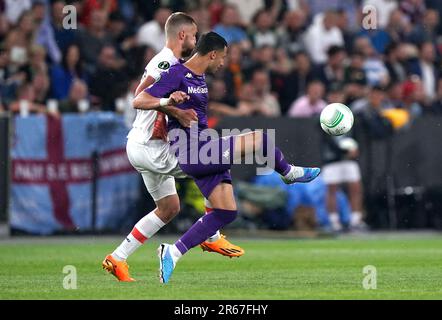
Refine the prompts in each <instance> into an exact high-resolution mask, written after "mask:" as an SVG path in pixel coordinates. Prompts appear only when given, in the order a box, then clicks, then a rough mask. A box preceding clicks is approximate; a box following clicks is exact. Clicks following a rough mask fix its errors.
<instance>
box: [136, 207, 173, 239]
mask: <svg viewBox="0 0 442 320" xmlns="http://www.w3.org/2000/svg"><path fill="white" fill-rule="evenodd" d="M155 210H156V209H155ZM155 210H154V211H152V212H150V213H149V214H148V215H146V216H144V217H143V218H142V219H141V220H140V221H138V222H137V224H136V225H135V228H137V229H138V231H140V232H141V233H142V234H143V235H144V236H145V237H147V238H149V239H150V238H152V237H153V235H154V234H155V233H157V232H158V231H159V230H160V229H161V228H162V227H164V226H165V225H166V224H165V223H164V222H163V221H162V220H161V219H160V218H158V216H157V215H156V214H155Z"/></svg>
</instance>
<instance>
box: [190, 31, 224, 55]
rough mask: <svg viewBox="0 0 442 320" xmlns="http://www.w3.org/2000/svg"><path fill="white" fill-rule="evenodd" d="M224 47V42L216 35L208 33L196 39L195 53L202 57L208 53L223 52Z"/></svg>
mask: <svg viewBox="0 0 442 320" xmlns="http://www.w3.org/2000/svg"><path fill="white" fill-rule="evenodd" d="M225 47H227V42H226V40H225V39H224V38H223V37H221V36H220V35H219V34H218V33H216V32H213V31H210V32H207V33H205V34H203V35H201V37H200V38H199V39H198V43H197V44H196V48H195V51H196V52H197V53H199V54H201V55H203V56H204V55H206V54H208V53H209V52H210V51H219V50H224V48H225Z"/></svg>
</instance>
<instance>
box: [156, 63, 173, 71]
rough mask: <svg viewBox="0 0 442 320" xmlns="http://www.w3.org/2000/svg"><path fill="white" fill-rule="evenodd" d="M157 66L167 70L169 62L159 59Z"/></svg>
mask: <svg viewBox="0 0 442 320" xmlns="http://www.w3.org/2000/svg"><path fill="white" fill-rule="evenodd" d="M158 68H159V69H161V70H167V69H169V68H170V63H169V62H167V61H161V62H160V63H158Z"/></svg>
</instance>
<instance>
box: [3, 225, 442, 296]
mask: <svg viewBox="0 0 442 320" xmlns="http://www.w3.org/2000/svg"><path fill="white" fill-rule="evenodd" d="M121 240H122V237H121V238H120V237H118V238H99V237H98V238H94V237H89V238H55V239H54V238H44V239H35V238H21V239H15V238H12V239H11V240H0V299H210V300H216V299H247V300H248V299H278V300H285V299H290V300H291V299H441V298H442V235H438V234H430V235H425V234H424V235H412V236H410V235H408V236H403V235H399V236H391V235H388V234H383V235H378V236H376V235H370V236H365V237H352V236H346V237H341V238H337V239H327V240H317V239H313V240H299V239H287V240H270V239H265V240H264V239H245V238H241V239H238V238H230V240H232V242H234V243H236V244H238V245H241V246H242V247H244V248H245V250H246V254H245V255H244V256H243V257H241V258H233V259H229V258H226V257H222V256H220V255H217V254H215V253H207V252H204V253H203V252H202V251H201V249H199V248H195V249H193V250H192V251H191V252H189V253H188V254H187V255H186V256H184V257H183V258H182V259H181V261H180V262H179V264H178V266H177V268H176V269H175V272H174V274H173V276H172V278H171V281H170V282H169V284H167V285H162V284H160V283H159V281H158V277H157V274H158V261H157V257H156V248H157V246H158V244H159V243H160V240H161V241H164V240H168V241H171V240H172V239H171V238H166V239H165V238H154V239H152V240H150V241H149V242H148V243H146V245H145V246H144V247H142V248H140V249H139V250H138V251H137V252H136V253H135V254H134V255H133V256H132V257H131V258H130V259H129V261H128V262H129V264H130V271H131V273H132V276H133V277H134V278H136V279H137V280H138V281H137V282H135V283H119V282H117V281H115V279H114V278H113V277H112V276H111V275H108V274H107V273H105V271H104V270H102V269H101V260H102V259H103V258H104V256H105V255H106V254H107V253H109V252H111V251H112V250H113V249H114V247H115V246H116V245H118V244H119V243H120V241H121ZM66 265H73V266H75V268H76V271H77V289H76V290H66V289H64V288H63V278H64V277H65V276H66V274H64V273H63V267H64V266H66ZM366 265H373V266H375V267H376V271H377V274H376V289H371V290H365V289H364V288H363V285H362V283H363V279H364V276H365V275H364V273H363V267H364V266H366Z"/></svg>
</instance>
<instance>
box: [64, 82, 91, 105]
mask: <svg viewBox="0 0 442 320" xmlns="http://www.w3.org/2000/svg"><path fill="white" fill-rule="evenodd" d="M87 98H88V90H87V84H86V83H85V82H84V81H82V80H79V79H75V80H74V81H73V82H72V85H71V87H70V90H69V95H68V97H67V98H66V99H64V100H62V101H60V105H59V110H60V112H78V111H79V109H78V106H79V104H80V103H81V101H84V100H86V99H87Z"/></svg>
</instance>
